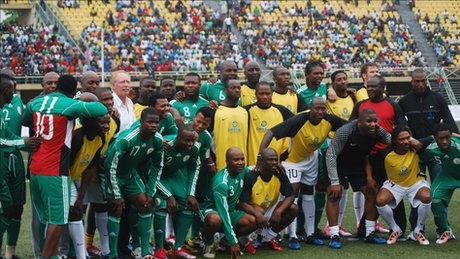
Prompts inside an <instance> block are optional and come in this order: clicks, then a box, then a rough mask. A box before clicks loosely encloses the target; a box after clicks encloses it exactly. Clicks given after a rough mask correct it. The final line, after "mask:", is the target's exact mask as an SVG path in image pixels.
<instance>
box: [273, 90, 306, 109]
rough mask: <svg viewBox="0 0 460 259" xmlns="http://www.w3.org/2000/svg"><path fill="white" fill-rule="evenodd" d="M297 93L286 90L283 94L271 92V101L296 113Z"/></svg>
mask: <svg viewBox="0 0 460 259" xmlns="http://www.w3.org/2000/svg"><path fill="white" fill-rule="evenodd" d="M298 98H299V97H298V95H297V93H296V92H293V91H291V90H288V92H287V93H285V94H279V93H277V92H273V96H272V103H274V104H279V105H282V106H284V107H286V108H288V109H289V110H290V111H291V112H292V113H294V114H297V112H298V107H297V104H298V102H299V101H298Z"/></svg>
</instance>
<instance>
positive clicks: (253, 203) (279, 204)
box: [240, 148, 299, 251]
mask: <svg viewBox="0 0 460 259" xmlns="http://www.w3.org/2000/svg"><path fill="white" fill-rule="evenodd" d="M277 165H278V154H277V153H276V151H275V150H274V149H272V148H266V149H264V150H263V151H262V152H261V153H260V157H259V159H258V165H257V167H256V168H255V170H253V171H251V172H250V173H249V174H248V175H246V177H245V179H244V187H243V193H242V194H241V197H240V207H241V209H242V210H243V211H245V212H246V213H248V214H251V215H253V216H254V217H255V218H256V223H257V226H258V227H259V229H262V232H261V233H262V236H263V241H264V242H267V243H269V245H270V246H271V248H272V249H273V250H276V251H282V250H283V248H282V247H281V246H280V245H279V244H278V241H277V240H276V235H277V234H278V233H279V232H280V231H281V230H283V229H284V228H285V227H287V226H288V225H289V224H291V222H292V221H294V218H295V217H296V216H297V213H298V211H299V209H298V207H297V205H295V204H294V197H295V195H294V190H293V189H292V186H291V184H290V182H289V179H288V178H287V176H286V175H285V174H283V173H280V172H279V171H278V169H277ZM280 194H281V195H282V196H283V197H281V196H280Z"/></svg>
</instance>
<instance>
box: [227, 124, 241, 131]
mask: <svg viewBox="0 0 460 259" xmlns="http://www.w3.org/2000/svg"><path fill="white" fill-rule="evenodd" d="M228 131H229V132H238V133H239V132H241V128H240V127H238V122H237V121H233V122H232V127H231V128H229V129H228Z"/></svg>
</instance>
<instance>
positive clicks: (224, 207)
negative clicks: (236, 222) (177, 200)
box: [203, 167, 249, 243]
mask: <svg viewBox="0 0 460 259" xmlns="http://www.w3.org/2000/svg"><path fill="white" fill-rule="evenodd" d="M248 172H249V169H248V168H247V167H245V169H244V170H243V172H241V173H239V174H238V175H236V176H235V177H233V176H231V175H230V174H229V173H228V171H227V168H224V169H222V170H220V171H219V172H217V174H216V175H215V176H214V177H213V178H212V184H211V189H210V190H209V192H208V195H207V196H206V199H205V201H204V204H203V207H204V208H205V209H212V210H215V211H216V212H217V213H218V214H219V216H220V218H221V219H222V226H223V230H224V233H225V236H226V237H227V238H229V237H233V236H234V234H233V226H232V223H231V221H230V215H229V212H233V211H235V210H236V209H237V208H238V202H239V200H240V195H241V192H242V191H243V185H244V177H245V176H246V174H247V173H248ZM229 241H230V242H233V243H234V241H235V240H229Z"/></svg>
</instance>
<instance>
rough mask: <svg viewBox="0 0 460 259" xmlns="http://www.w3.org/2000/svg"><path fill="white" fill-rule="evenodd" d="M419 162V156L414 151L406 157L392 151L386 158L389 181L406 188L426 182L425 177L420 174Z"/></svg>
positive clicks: (410, 151) (409, 152)
mask: <svg viewBox="0 0 460 259" xmlns="http://www.w3.org/2000/svg"><path fill="white" fill-rule="evenodd" d="M418 162H419V156H418V155H417V153H415V152H414V151H412V150H409V151H408V152H407V153H406V154H404V155H400V154H397V153H396V152H394V151H391V152H390V153H388V154H387V155H386V157H385V171H386V172H387V176H388V180H389V181H391V182H393V183H396V184H399V185H401V186H405V187H410V186H412V185H414V184H415V183H416V182H418V181H420V180H424V179H425V176H424V175H423V174H420V169H419V167H418Z"/></svg>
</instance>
